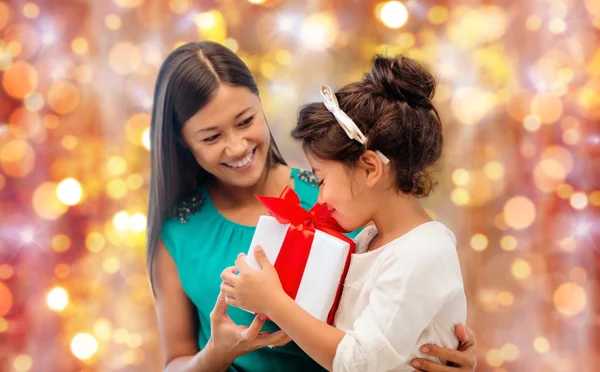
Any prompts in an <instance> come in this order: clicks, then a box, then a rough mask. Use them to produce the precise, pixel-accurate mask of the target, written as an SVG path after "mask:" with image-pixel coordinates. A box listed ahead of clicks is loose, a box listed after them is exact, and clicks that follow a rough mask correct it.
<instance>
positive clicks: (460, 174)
mask: <svg viewBox="0 0 600 372" xmlns="http://www.w3.org/2000/svg"><path fill="white" fill-rule="evenodd" d="M452 181H454V183H455V184H456V185H458V186H465V185H467V184H468V183H469V171H467V170H466V169H463V168H459V169H457V170H455V171H454V172H453V173H452Z"/></svg>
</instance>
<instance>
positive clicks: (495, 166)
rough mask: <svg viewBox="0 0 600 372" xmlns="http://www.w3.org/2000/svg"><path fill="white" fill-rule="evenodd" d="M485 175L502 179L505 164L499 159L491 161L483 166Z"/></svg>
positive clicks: (494, 178) (492, 178) (496, 179)
mask: <svg viewBox="0 0 600 372" xmlns="http://www.w3.org/2000/svg"><path fill="white" fill-rule="evenodd" d="M483 171H484V173H485V175H486V176H487V177H488V178H489V179H491V180H494V181H498V180H501V179H502V178H503V177H504V165H502V163H500V162H497V161H490V162H487V163H486V164H485V167H484V168H483Z"/></svg>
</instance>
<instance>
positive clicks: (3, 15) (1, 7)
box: [0, 2, 12, 30]
mask: <svg viewBox="0 0 600 372" xmlns="http://www.w3.org/2000/svg"><path fill="white" fill-rule="evenodd" d="M11 16H12V9H11V8H9V7H8V5H7V4H6V3H5V2H0V30H2V29H3V28H4V26H6V25H7V24H8V22H9V21H10V19H11Z"/></svg>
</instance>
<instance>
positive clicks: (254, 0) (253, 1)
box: [248, 0, 265, 4]
mask: <svg viewBox="0 0 600 372" xmlns="http://www.w3.org/2000/svg"><path fill="white" fill-rule="evenodd" d="M248 2H249V3H250V4H262V3H264V2H265V0H248Z"/></svg>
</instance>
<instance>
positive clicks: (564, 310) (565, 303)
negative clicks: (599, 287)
mask: <svg viewBox="0 0 600 372" xmlns="http://www.w3.org/2000/svg"><path fill="white" fill-rule="evenodd" d="M586 303H587V297H586V294H585V290H584V289H583V288H582V287H581V286H580V285H578V284H575V283H569V282H567V283H563V284H561V285H560V286H559V287H558V288H557V289H556V292H554V306H555V307H556V310H558V312H559V313H561V314H562V315H564V316H566V317H571V316H574V315H577V314H579V313H580V312H581V311H582V310H583V309H585V305H586Z"/></svg>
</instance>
